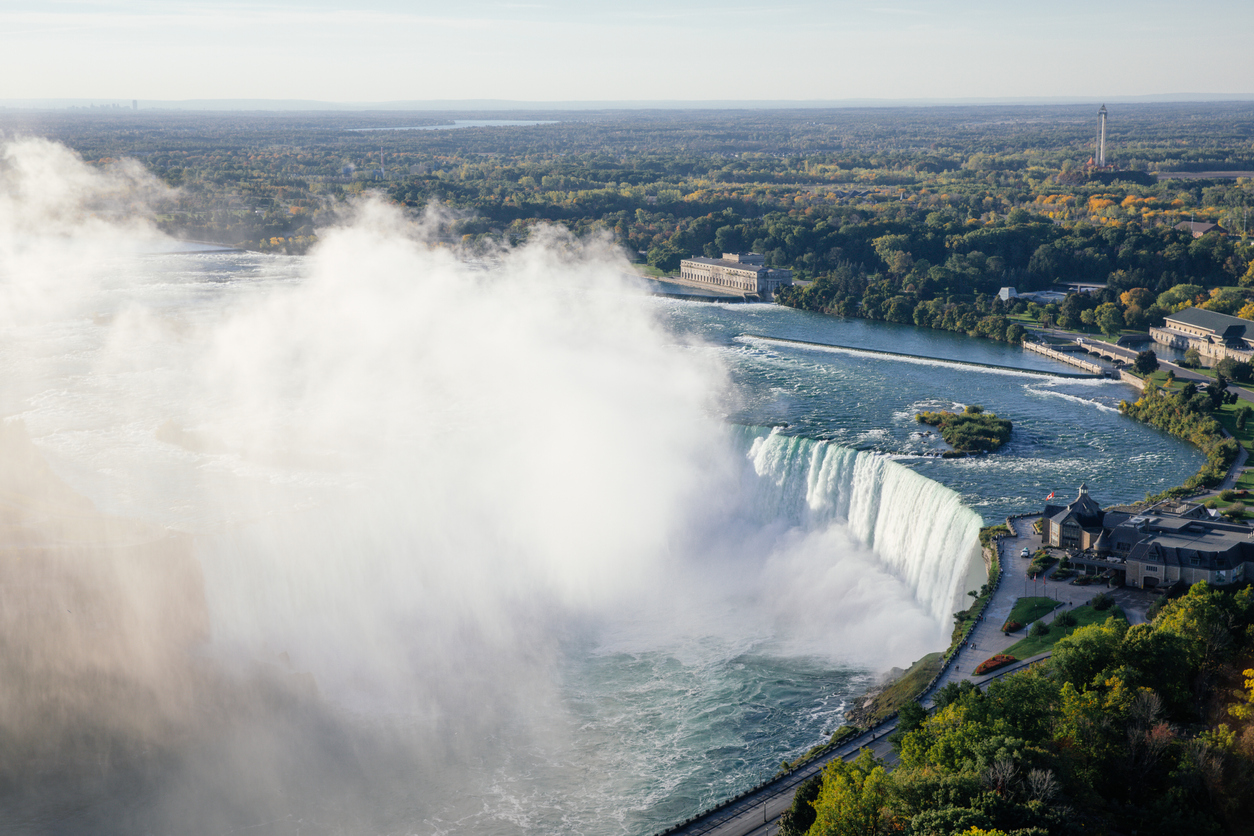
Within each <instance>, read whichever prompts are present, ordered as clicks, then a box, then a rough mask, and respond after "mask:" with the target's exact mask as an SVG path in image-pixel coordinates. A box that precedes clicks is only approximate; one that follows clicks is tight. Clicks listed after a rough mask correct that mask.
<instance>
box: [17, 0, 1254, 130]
mask: <svg viewBox="0 0 1254 836" xmlns="http://www.w3.org/2000/svg"><path fill="white" fill-rule="evenodd" d="M1251 32H1254V4H1250V3H1248V2H1237V0H1218V2H1213V3H1210V4H1208V5H1207V6H1206V7H1205V8H1204V10H1201V9H1199V11H1198V13H1196V14H1191V13H1190V11H1189V9H1188V7H1181V6H1179V5H1178V4H1169V3H1167V2H1162V0H1149V1H1148V2H1131V0H1111V1H1110V2H1099V3H1096V4H1094V3H1081V2H1077V0H1058V2H1054V3H1051V4H1041V5H1039V6H1033V7H1021V6H1017V5H1014V6H1012V5H1010V4H1005V3H995V2H992V0H957V1H956V2H953V3H948V4H943V6H942V4H937V3H935V2H920V0H902V1H901V2H894V3H891V4H881V5H868V4H866V3H861V2H847V0H832V1H831V2H815V1H814V0H798V2H793V3H791V4H786V5H778V6H772V5H768V4H764V3H761V2H756V0H754V1H751V0H723V2H718V3H714V2H707V0H677V1H676V2H671V3H663V2H660V0H640V2H636V3H632V4H617V3H616V4H610V3H604V2H574V0H551V1H550V2H536V3H530V2H482V0H469V2H463V3H461V4H458V5H457V6H455V7H454V6H451V5H449V4H443V3H441V4H437V3H433V2H425V0H418V1H417V2H402V1H401V0H364V2H362V3H359V4H358V5H357V7H356V8H352V9H349V8H346V7H345V6H343V5H341V4H340V3H337V2H331V1H330V0H302V2H300V3H297V2H295V1H294V0H271V2H264V3H238V2H214V1H213V0H203V1H202V2H196V0H162V1H161V2H155V0H39V1H38V2H34V0H7V1H6V2H5V3H3V5H2V7H0V100H7V101H12V100H48V99H87V100H101V99H103V100H116V101H119V102H124V103H126V104H128V105H129V103H130V100H132V99H138V100H140V103H141V107H142V105H143V102H144V100H150V101H151V100H162V101H182V100H188V99H206V100H216V99H237V100H256V99H272V100H290V99H301V100H313V101H319V102H342V103H353V102H395V101H413V100H424V101H432V100H484V99H491V100H512V101H525V102H538V101H544V102H563V101H583V102H613V101H623V100H629V101H634V102H642V101H675V100H683V101H697V102H699V101H709V100H720V101H759V102H761V101H775V100H787V101H815V100H828V101H831V100H836V101H850V100H867V99H871V100H914V101H918V100H951V101H952V100H962V99H1014V100H1018V99H1039V98H1048V99H1069V100H1075V101H1079V100H1098V99H1104V100H1118V99H1120V98H1128V99H1130V98H1137V97H1143V96H1155V97H1167V98H1171V97H1173V96H1174V97H1180V98H1194V97H1202V98H1205V97H1245V96H1248V97H1250V98H1254V57H1252V56H1251V52H1250V51H1249V50H1248V49H1247V48H1246V47H1247V45H1246V43H1245V41H1246V40H1247V37H1248V35H1249V34H1250V33H1251Z"/></svg>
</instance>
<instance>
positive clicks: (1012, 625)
mask: <svg viewBox="0 0 1254 836" xmlns="http://www.w3.org/2000/svg"><path fill="white" fill-rule="evenodd" d="M1001 629H1002V630H1004V631H1005V632H1007V633H1016V632H1018V631H1019V630H1022V629H1023V625H1022V624H1021V623H1019V622H1018V621H1007V622H1006V623H1005V624H1003V625H1002V626H1001Z"/></svg>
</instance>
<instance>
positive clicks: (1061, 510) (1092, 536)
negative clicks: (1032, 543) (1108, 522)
mask: <svg viewBox="0 0 1254 836" xmlns="http://www.w3.org/2000/svg"><path fill="white" fill-rule="evenodd" d="M1104 517H1105V512H1103V511H1102V506H1100V505H1098V504H1097V501H1096V500H1094V499H1093V497H1091V496H1089V486H1088V485H1086V484H1085V485H1080V493H1079V495H1078V496H1076V498H1075V499H1074V500H1072V501H1071V503H1070V504H1069V505H1046V506H1045V516H1044V524H1043V526H1042V529H1041V542H1042V543H1044V544H1045V545H1047V546H1053V547H1054V548H1059V549H1090V548H1093V547H1094V546H1095V545H1096V544H1097V539H1098V538H1099V537H1100V536H1101V534H1102V520H1103V518H1104Z"/></svg>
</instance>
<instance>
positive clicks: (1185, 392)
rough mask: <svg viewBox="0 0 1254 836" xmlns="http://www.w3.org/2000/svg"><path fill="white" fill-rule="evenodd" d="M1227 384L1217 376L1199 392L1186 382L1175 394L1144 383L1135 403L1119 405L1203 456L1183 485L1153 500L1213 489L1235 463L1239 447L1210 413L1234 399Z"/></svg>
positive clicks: (1121, 409) (1131, 414)
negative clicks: (1185, 443) (1226, 436)
mask: <svg viewBox="0 0 1254 836" xmlns="http://www.w3.org/2000/svg"><path fill="white" fill-rule="evenodd" d="M1227 386H1228V381H1227V380H1226V379H1225V378H1224V377H1223V376H1222V375H1219V376H1218V377H1217V379H1216V381H1215V382H1213V383H1211V384H1210V385H1209V386H1207V387H1206V390H1205V391H1200V392H1199V391H1198V389H1197V386H1196V385H1195V384H1193V383H1186V384H1185V385H1184V386H1182V387H1181V388H1180V390H1179V391H1178V392H1176V393H1174V394H1171V393H1168V392H1165V391H1163V390H1161V389H1159V388H1158V386H1156V385H1154V383H1153V382H1152V381H1147V382H1146V387H1145V392H1144V393H1143V394H1142V395H1141V397H1140V398H1138V399H1137V400H1136V401H1135V402H1133V403H1129V402H1127V401H1120V402H1119V411H1120V412H1122V413H1123V414H1125V415H1128V416H1130V417H1132V418H1135V419H1136V420H1138V421H1141V422H1144V423H1146V424H1149V425H1150V426H1153V427H1157V428H1158V429H1160V430H1163V431H1164V432H1168V433H1170V434H1172V435H1174V436H1176V437H1177V438H1182V439H1184V440H1185V441H1188V442H1189V443H1191V444H1193V445H1194V446H1196V447H1198V448H1199V449H1201V451H1202V452H1203V453H1205V454H1206V463H1205V464H1203V465H1202V468H1201V469H1200V470H1199V471H1198V472H1197V473H1195V474H1194V475H1192V476H1190V477H1189V478H1188V479H1187V480H1186V481H1185V483H1184V484H1183V485H1182V486H1180V487H1178V488H1172V489H1170V490H1168V491H1166V492H1164V493H1163V494H1160V495H1159V497H1156V498H1165V497H1167V496H1183V495H1186V494H1190V493H1193V492H1194V491H1196V490H1198V489H1201V488H1213V487H1214V486H1215V485H1218V484H1219V483H1220V482H1222V481H1223V480H1224V476H1225V475H1227V473H1228V468H1229V467H1231V466H1232V463H1233V462H1234V461H1235V460H1236V457H1237V454H1238V452H1239V451H1240V446H1239V445H1238V444H1237V442H1236V440H1235V439H1232V438H1224V436H1223V428H1222V427H1221V426H1220V424H1219V421H1217V420H1216V419H1215V418H1214V417H1212V416H1211V414H1210V413H1212V412H1214V411H1215V410H1216V409H1218V408H1219V407H1220V406H1221V405H1222V404H1224V403H1226V402H1231V401H1235V399H1236V396H1235V395H1234V394H1230V393H1228V392H1227V391H1226V389H1227Z"/></svg>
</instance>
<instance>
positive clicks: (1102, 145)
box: [1093, 105, 1106, 168]
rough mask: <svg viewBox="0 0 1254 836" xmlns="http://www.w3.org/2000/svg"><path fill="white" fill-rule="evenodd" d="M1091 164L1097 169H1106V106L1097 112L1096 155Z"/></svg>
mask: <svg viewBox="0 0 1254 836" xmlns="http://www.w3.org/2000/svg"><path fill="white" fill-rule="evenodd" d="M1093 162H1095V163H1096V164H1097V167H1098V168H1105V167H1106V105H1102V109H1101V110H1099V111H1097V154H1096V155H1094V157H1093Z"/></svg>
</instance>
